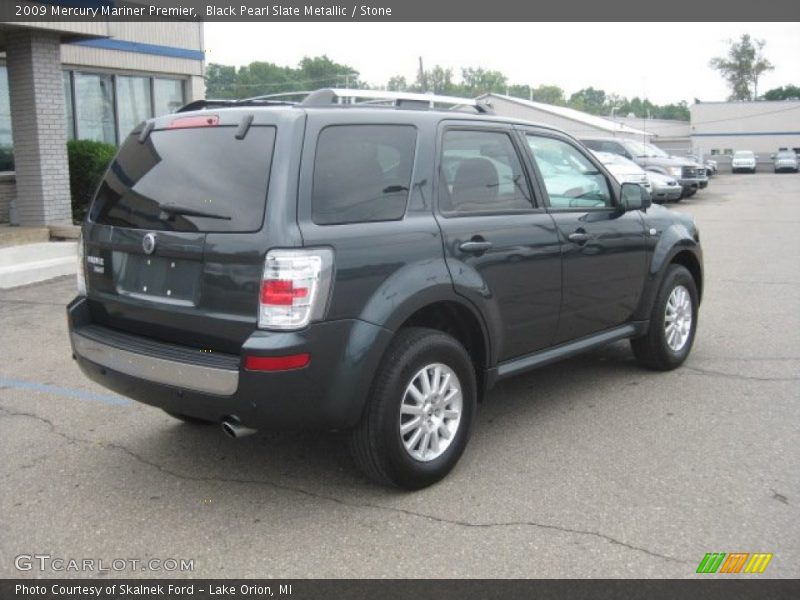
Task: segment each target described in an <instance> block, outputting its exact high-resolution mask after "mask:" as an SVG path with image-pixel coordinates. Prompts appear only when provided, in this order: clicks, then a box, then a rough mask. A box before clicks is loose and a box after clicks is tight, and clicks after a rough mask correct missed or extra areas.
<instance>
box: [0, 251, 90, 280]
mask: <svg viewBox="0 0 800 600" xmlns="http://www.w3.org/2000/svg"><path fill="white" fill-rule="evenodd" d="M77 256H78V244H77V242H45V243H37V244H25V245H23V246H10V247H7V248H0V289H9V288H14V287H18V286H21V285H27V284H29V283H36V282H39V281H46V280H48V279H53V278H54V277H61V276H62V275H74V274H75V273H77V271H78V258H77Z"/></svg>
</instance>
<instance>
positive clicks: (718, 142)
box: [689, 100, 800, 162]
mask: <svg viewBox="0 0 800 600" xmlns="http://www.w3.org/2000/svg"><path fill="white" fill-rule="evenodd" d="M689 112H690V113H691V115H692V120H691V127H692V131H691V136H692V145H693V146H694V147H695V148H696V149H697V150H698V151H700V152H702V153H703V154H704V155H706V156H709V155H714V156H717V155H719V156H720V157H722V158H727V157H728V156H730V155H731V154H733V152H735V151H736V150H752V151H753V152H755V153H756V154H758V155H759V160H760V161H761V162H769V160H770V155H771V154H773V153H775V152H777V151H778V149H779V148H788V149H794V151H795V152H797V153H798V154H800V100H784V101H778V102H768V101H764V100H759V101H757V102H699V103H696V104H693V105H691V106H690V107H689Z"/></svg>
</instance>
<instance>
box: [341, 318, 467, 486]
mask: <svg viewBox="0 0 800 600" xmlns="http://www.w3.org/2000/svg"><path fill="white" fill-rule="evenodd" d="M476 404H477V384H476V377H475V368H474V366H473V364H472V361H471V360H470V356H469V354H467V351H466V350H465V349H464V347H463V346H462V345H461V344H460V343H459V342H458V341H457V340H456V339H455V338H453V337H452V336H450V335H447V334H446V333H443V332H440V331H436V330H433V329H425V328H420V327H411V328H407V329H402V330H401V331H400V332H399V333H398V334H397V336H396V337H395V339H394V340H393V341H392V344H391V345H390V347H389V349H388V350H387V352H386V355H385V356H384V358H383V361H382V362H381V365H380V367H379V368H378V371H377V373H376V375H375V381H374V383H373V387H372V393H371V397H370V398H369V399H368V403H367V406H366V407H365V409H364V413H363V415H362V417H361V420H360V422H359V423H358V425H357V426H356V427H355V429H354V430H353V431H352V432H351V438H350V448H351V451H352V454H353V458H354V459H355V462H356V464H357V465H358V467H359V468H360V469H361V470H362V471H363V472H364V473H365V474H366V475H367V476H369V477H370V478H371V479H373V480H375V481H377V482H379V483H385V484H390V485H396V486H398V487H401V488H405V489H409V490H415V489H420V488H423V487H426V486H429V485H431V484H433V483H436V482H437V481H439V480H440V479H442V478H443V477H444V476H445V475H447V473H449V472H450V470H451V469H452V468H453V467H454V466H455V464H456V463H457V462H458V459H459V458H460V457H461V454H462V453H463V452H464V448H465V447H466V445H467V441H468V439H469V435H470V429H471V427H472V420H473V417H474V415H475V410H476Z"/></svg>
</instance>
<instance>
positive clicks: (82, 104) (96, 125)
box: [75, 73, 117, 144]
mask: <svg viewBox="0 0 800 600" xmlns="http://www.w3.org/2000/svg"><path fill="white" fill-rule="evenodd" d="M75 97H76V98H77V99H78V101H77V103H76V105H75V113H76V121H77V126H78V137H79V138H80V139H82V140H97V141H99V142H106V143H109V144H116V143H117V136H116V131H115V127H114V80H113V78H112V77H111V75H99V74H90V73H75Z"/></svg>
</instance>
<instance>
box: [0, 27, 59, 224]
mask: <svg viewBox="0 0 800 600" xmlns="http://www.w3.org/2000/svg"><path fill="white" fill-rule="evenodd" d="M60 51H61V43H60V39H59V36H58V34H57V33H51V32H45V31H26V30H23V31H11V32H9V33H8V34H7V35H6V65H7V67H8V83H9V96H10V100H11V119H12V129H13V137H14V159H15V160H14V162H15V168H16V175H17V211H18V214H19V221H20V224H21V225H50V224H66V223H71V222H72V218H71V210H70V194H69V167H68V163H67V134H66V130H65V129H66V128H65V126H64V81H63V75H62V72H61V56H60Z"/></svg>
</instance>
